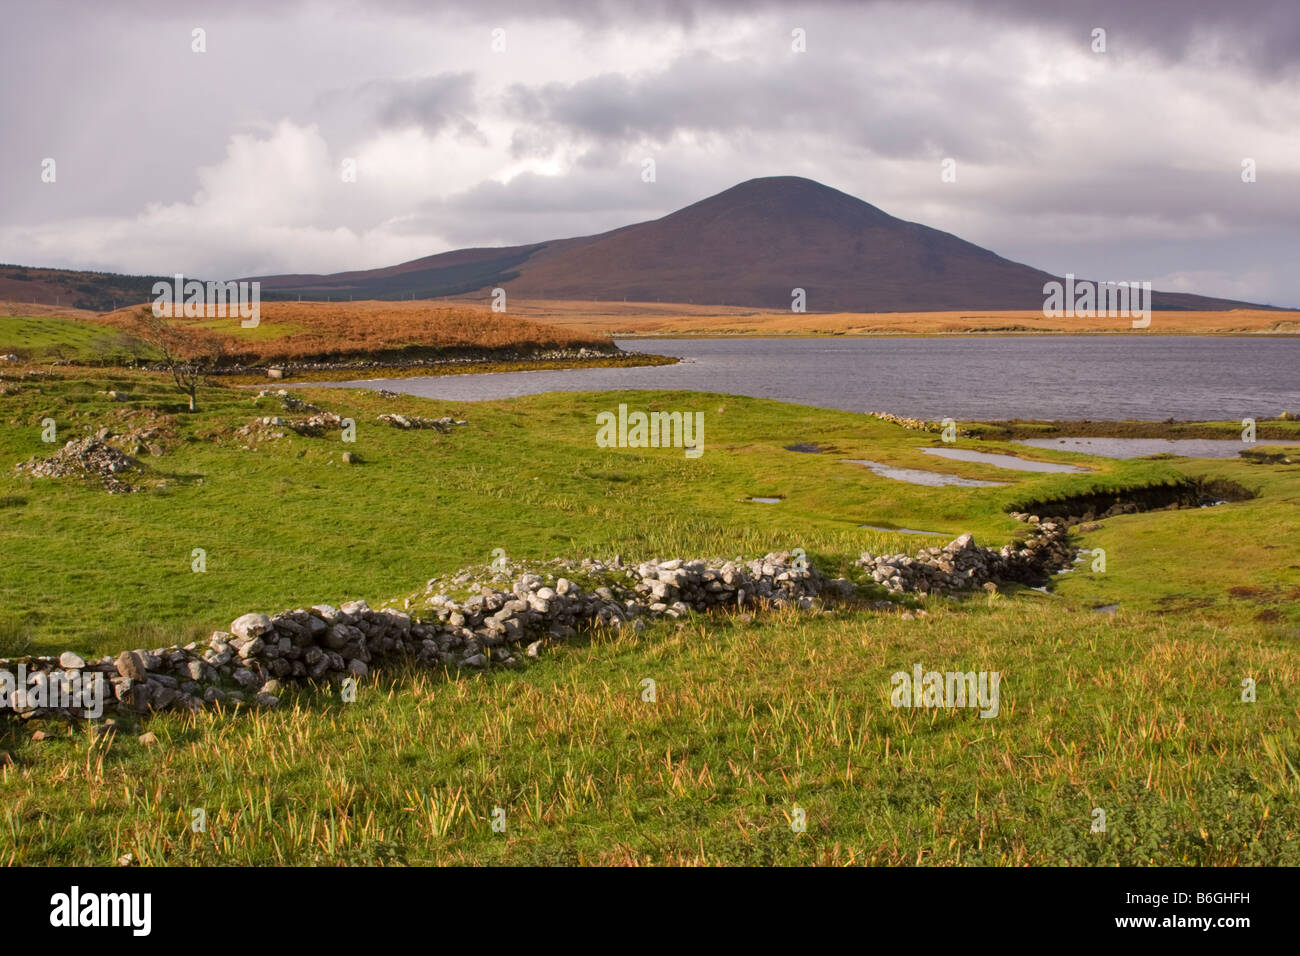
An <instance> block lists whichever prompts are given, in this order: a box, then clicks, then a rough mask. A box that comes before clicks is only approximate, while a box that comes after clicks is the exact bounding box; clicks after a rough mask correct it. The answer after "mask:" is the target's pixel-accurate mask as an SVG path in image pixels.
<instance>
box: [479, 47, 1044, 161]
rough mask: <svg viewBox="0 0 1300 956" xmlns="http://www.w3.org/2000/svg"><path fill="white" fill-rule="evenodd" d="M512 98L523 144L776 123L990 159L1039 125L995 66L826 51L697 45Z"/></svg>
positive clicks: (617, 139) (904, 152)
mask: <svg viewBox="0 0 1300 956" xmlns="http://www.w3.org/2000/svg"><path fill="white" fill-rule="evenodd" d="M504 105H505V108H506V110H507V112H508V113H509V114H510V115H512V116H514V117H515V118H516V119H517V120H518V121H519V122H521V123H523V124H525V125H524V127H523V128H522V129H521V130H519V131H517V132H516V134H515V142H514V146H515V150H516V153H517V154H520V155H530V154H536V153H538V152H539V151H541V152H544V147H543V148H542V149H539V147H538V144H546V143H554V142H556V141H557V140H558V139H559V138H561V137H562V136H563V135H565V134H568V135H576V136H582V137H590V138H592V139H594V140H596V141H603V142H613V143H634V142H638V141H642V140H654V141H658V142H665V141H667V140H669V139H671V138H672V137H673V136H674V135H675V134H678V133H692V134H699V135H705V136H722V135H727V134H732V133H736V132H739V131H766V132H779V133H783V134H786V135H789V136H792V137H798V136H807V137H812V138H814V139H821V138H825V137H832V138H835V139H843V140H847V141H849V142H852V143H854V144H856V145H857V146H858V147H859V148H861V149H862V150H864V151H866V152H870V153H875V154H877V155H880V156H886V157H890V158H926V159H929V158H932V157H935V156H938V155H946V154H949V153H960V154H961V155H962V156H964V157H966V158H967V159H970V160H980V161H982V160H992V159H998V158H1005V157H1007V156H1009V155H1012V154H1017V153H1020V152H1022V151H1023V150H1024V148H1025V144H1026V142H1027V141H1029V140H1032V138H1033V135H1034V130H1033V125H1034V118H1033V115H1032V114H1031V113H1030V112H1029V111H1028V110H1027V109H1026V108H1025V107H1024V105H1023V103H1022V102H1021V101H1020V99H1019V93H1018V92H1017V91H1015V90H1013V89H1012V88H1010V87H1009V86H1008V85H1006V84H1004V83H1001V82H998V80H997V79H996V77H993V76H990V75H987V74H986V75H982V76H981V75H973V74H971V73H969V72H965V71H963V72H961V73H955V74H954V75H950V76H944V77H938V78H936V79H935V80H934V81H933V82H932V83H929V84H926V85H925V86H924V87H918V86H917V85H916V84H915V83H914V82H912V81H910V80H907V79H905V78H902V77H900V76H899V75H898V73H897V70H896V69H894V68H893V67H892V65H891V66H888V67H886V66H883V65H873V64H863V65H862V69H861V70H860V71H859V70H848V69H845V67H844V64H843V63H842V62H840V61H838V60H836V59H833V58H818V57H812V58H807V57H803V58H801V57H795V56H786V57H781V58H769V59H745V60H740V61H729V60H723V59H721V58H719V57H717V56H714V55H713V54H710V53H704V52H696V53H691V54H687V55H684V56H683V57H681V58H679V59H678V60H676V61H675V62H673V63H671V64H669V65H667V66H666V67H664V69H663V70H662V71H660V72H657V73H654V74H649V75H645V76H636V77H629V76H626V75H624V74H621V73H607V74H604V75H601V76H595V77H591V78H588V79H584V80H580V81H578V82H576V83H573V84H561V83H548V84H545V85H543V86H540V87H526V86H523V85H515V86H514V87H512V88H511V89H510V90H509V91H508V92H507V94H506V96H505V104H504Z"/></svg>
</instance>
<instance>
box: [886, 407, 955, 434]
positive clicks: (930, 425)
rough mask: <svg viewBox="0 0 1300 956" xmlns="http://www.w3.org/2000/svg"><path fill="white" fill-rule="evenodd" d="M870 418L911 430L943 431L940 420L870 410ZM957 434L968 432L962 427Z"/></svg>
mask: <svg viewBox="0 0 1300 956" xmlns="http://www.w3.org/2000/svg"><path fill="white" fill-rule="evenodd" d="M871 417H872V418H879V419H880V420H881V421H882V422H889V423H890V424H893V425H897V426H898V427H899V428H906V429H909V430H911V431H921V432H941V431H943V423H942V422H927V421H922V420H921V419H919V418H905V417H904V416H902V415H894V414H892V413H891V412H872V413H871ZM957 435H958V436H959V437H962V438H969V437H970V432H968V431H966V430H965V429H964V428H959V429H957Z"/></svg>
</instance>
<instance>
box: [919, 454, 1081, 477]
mask: <svg viewBox="0 0 1300 956" xmlns="http://www.w3.org/2000/svg"><path fill="white" fill-rule="evenodd" d="M921 451H923V452H925V453H926V454H927V455H939V456H940V457H942V458H954V459H956V460H957V461H978V462H982V463H984V464H986V465H997V466H998V467H999V468H1008V469H1012V470H1014V471H1044V472H1048V471H1050V472H1061V473H1070V474H1077V473H1079V472H1083V471H1087V470H1088V469H1087V468H1080V467H1078V466H1077V465H1064V464H1061V463H1060V462H1056V461H1029V460H1028V459H1026V458H1017V457H1016V456H1015V455H995V454H993V453H992V452H987V451H971V450H970V449H967V448H922V449H921Z"/></svg>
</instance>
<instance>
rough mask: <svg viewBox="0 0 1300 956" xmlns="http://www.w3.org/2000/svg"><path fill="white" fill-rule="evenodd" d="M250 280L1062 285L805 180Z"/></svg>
mask: <svg viewBox="0 0 1300 956" xmlns="http://www.w3.org/2000/svg"><path fill="white" fill-rule="evenodd" d="M190 278H202V277H198V276H192V277H190ZM208 278H211V277H208ZM253 278H257V279H259V280H260V281H261V283H262V297H263V298H264V299H267V300H275V299H295V298H299V297H301V298H303V299H305V300H324V299H332V300H335V301H338V300H340V299H348V298H352V299H357V300H361V299H379V300H385V299H386V300H394V299H411V298H415V299H432V298H441V297H446V296H463V295H466V294H470V293H477V292H484V291H486V290H488V289H491V288H493V287H495V286H503V287H504V288H505V289H506V290H507V291H508V292H509V293H510V294H511V295H513V296H515V297H517V298H522V299H550V300H564V299H569V300H585V301H591V300H601V301H609V300H622V299H627V300H629V301H634V302H676V303H683V304H693V305H728V306H744V307H750V308H756V309H769V310H774V309H786V310H788V309H789V308H790V302H791V290H792V289H795V288H801V289H804V290H805V292H806V296H807V309H808V311H809V312H942V311H958V310H977V309H983V310H988V309H999V310H1041V309H1042V307H1043V300H1044V295H1043V284H1044V283H1045V282H1049V281H1051V280H1053V279H1058V278H1060V277H1057V276H1052V275H1050V274H1049V273H1046V272H1043V271H1042V270H1041V269H1034V268H1032V267H1030V266H1026V265H1023V264H1021V263H1018V262H1012V261H1011V260H1010V259H1004V258H1002V257H1001V256H999V255H997V254H996V253H994V252H990V251H989V250H988V249H983V248H981V247H979V246H977V245H974V244H973V243H969V242H966V241H965V240H964V239H959V238H958V237H956V236H954V235H952V234H951V233H947V232H941V231H939V230H937V229H931V228H930V227H929V226H923V225H921V224H920V223H915V222H906V221H904V220H902V219H896V218H895V217H893V216H891V215H889V214H888V213H886V212H883V211H882V210H880V209H877V208H876V207H875V206H872V205H871V204H870V203H866V202H863V201H862V200H860V199H857V198H855V197H853V196H850V195H848V194H847V193H843V192H840V191H839V190H837V189H831V188H830V187H829V186H823V185H822V184H821V183H817V182H813V181H812V180H810V179H802V178H799V177H797V176H774V177H769V178H764V179H751V180H749V181H748V182H744V183H741V184H740V185H738V186H733V187H732V188H730V189H728V190H726V191H724V192H721V193H718V194H717V195H716V196H710V197H709V198H708V199H703V200H701V201H700V202H697V203H694V204H692V205H690V206H687V207H686V208H685V209H679V210H678V211H677V212H674V213H670V214H669V215H667V216H664V217H663V218H661V219H655V220H652V221H650V222H642V223H637V224H635V225H631V226H624V227H623V228H621V229H615V230H613V231H612V232H605V233H601V234H599V235H595V236H583V237H580V238H576V239H557V240H553V241H550V242H538V243H533V244H532V245H524V246H503V247H500V248H487V249H458V250H456V251H454V252H444V253H440V254H438V255H433V256H426V257H424V258H421V259H414V260H412V261H410V262H403V263H400V264H398V265H394V266H388V267H386V268H382V269H368V270H363V271H356V272H339V273H334V274H332V275H308V274H294V275H270V276H258V277H253ZM1080 278H1081V279H1084V278H1086V279H1097V280H1121V279H1127V280H1129V281H1138V280H1141V279H1142V278H1143V277H1142V276H1140V275H1128V276H1080ZM160 279H161V280H162V281H170V277H169V276H124V275H114V274H110V273H100V272H73V271H67V270H61V269H42V268H34V267H25V266H0V301H5V300H12V301H14V302H20V303H21V302H32V301H35V302H37V303H43V304H47V305H54V304H55V303H56V301H57V302H58V303H59V304H61V305H64V306H68V305H71V306H73V307H75V308H81V309H91V310H94V311H97V312H105V311H109V310H111V309H114V308H118V307H121V306H123V305H125V304H128V303H140V302H145V301H148V300H149V299H151V298H152V297H153V295H152V288H153V284H154V283H155V282H157V281H159V280H160ZM1153 300H1154V304H1153V307H1154V308H1156V309H1160V310H1180V311H1182V310H1195V311H1223V310H1227V309H1240V308H1250V309H1259V308H1269V307H1268V306H1261V305H1259V304H1257V303H1250V302H1241V301H1235V300H1229V299H1216V298H1211V297H1208V296H1200V295H1190V294H1186V293H1174V292H1159V291H1157V292H1156V293H1155V294H1154V296H1153Z"/></svg>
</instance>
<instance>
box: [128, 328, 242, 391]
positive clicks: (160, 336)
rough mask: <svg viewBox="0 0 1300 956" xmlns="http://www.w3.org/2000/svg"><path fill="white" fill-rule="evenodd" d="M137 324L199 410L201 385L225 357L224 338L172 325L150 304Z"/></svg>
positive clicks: (181, 389) (178, 387) (179, 387)
mask: <svg viewBox="0 0 1300 956" xmlns="http://www.w3.org/2000/svg"><path fill="white" fill-rule="evenodd" d="M134 324H135V326H136V334H137V335H139V337H140V338H141V339H142V340H143V341H144V342H145V343H147V344H148V345H150V346H152V347H153V348H154V349H156V350H157V351H158V354H159V355H161V356H162V364H163V366H164V367H165V368H166V369H167V371H169V372H171V375H172V381H173V382H175V383H176V388H177V389H178V390H179V391H180V392H181V394H182V395H185V396H186V397H187V398H188V399H189V402H190V411H192V412H193V411H198V391H199V386H200V385H202V384H203V383H204V381H205V380H206V378H207V376H208V375H209V374H210V373H211V372H212V370H213V369H214V368H216V366H217V363H218V362H219V361H220V360H221V355H222V352H223V349H222V346H221V342H220V341H219V340H218V339H215V338H213V337H212V336H209V335H205V334H204V333H203V332H201V331H199V330H198V329H189V330H186V331H181V330H180V329H177V328H175V327H174V326H171V325H168V324H167V323H166V322H164V321H163V320H162V319H161V318H159V317H158V316H156V315H154V313H153V310H152V309H150V308H147V307H146V308H142V309H141V310H140V313H139V315H138V317H137V319H136V322H135V323H134Z"/></svg>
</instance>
